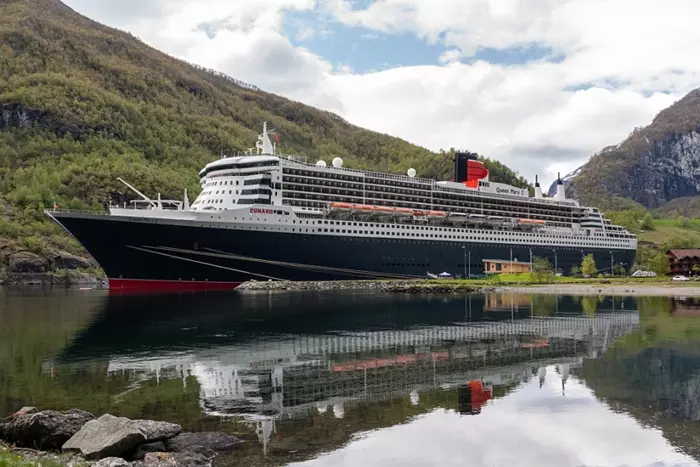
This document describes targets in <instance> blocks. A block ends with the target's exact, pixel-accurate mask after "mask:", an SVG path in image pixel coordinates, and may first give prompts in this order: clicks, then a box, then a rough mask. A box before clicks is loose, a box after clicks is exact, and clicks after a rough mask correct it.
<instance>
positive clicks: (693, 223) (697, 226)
mask: <svg viewBox="0 0 700 467" xmlns="http://www.w3.org/2000/svg"><path fill="white" fill-rule="evenodd" d="M654 227H657V228H658V227H675V228H679V229H684V230H694V231H696V232H700V219H688V220H687V224H686V225H685V226H683V225H681V221H680V220H678V219H654Z"/></svg>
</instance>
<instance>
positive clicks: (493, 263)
mask: <svg viewBox="0 0 700 467" xmlns="http://www.w3.org/2000/svg"><path fill="white" fill-rule="evenodd" d="M530 271H532V263H525V262H522V261H518V260H514V261H508V260H507V259H485V260H484V274H523V273H526V272H530Z"/></svg>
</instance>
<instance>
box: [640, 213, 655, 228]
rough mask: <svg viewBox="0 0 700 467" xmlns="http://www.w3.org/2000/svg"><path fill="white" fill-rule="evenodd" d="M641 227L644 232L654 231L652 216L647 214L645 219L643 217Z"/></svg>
mask: <svg viewBox="0 0 700 467" xmlns="http://www.w3.org/2000/svg"><path fill="white" fill-rule="evenodd" d="M639 227H640V228H641V229H642V230H654V218H653V217H652V215H651V214H649V213H646V214H645V215H644V217H642V222H641V223H640V225H639Z"/></svg>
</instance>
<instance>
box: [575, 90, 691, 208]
mask: <svg viewBox="0 0 700 467" xmlns="http://www.w3.org/2000/svg"><path fill="white" fill-rule="evenodd" d="M567 191H568V192H569V193H570V194H571V195H572V196H574V197H578V198H579V199H581V201H582V202H583V203H584V204H589V205H597V206H600V207H602V208H604V209H608V210H621V209H629V208H634V207H639V206H640V205H641V206H644V207H646V208H657V207H660V206H663V205H664V204H666V203H668V202H669V201H672V200H674V199H676V198H681V197H693V196H698V195H700V89H696V90H694V91H692V92H690V93H689V94H688V95H686V96H685V97H683V98H682V99H681V100H679V101H678V102H676V103H675V104H673V105H672V106H671V107H669V108H667V109H665V110H663V111H662V112H660V113H659V114H658V115H657V116H656V117H655V118H654V120H653V122H652V123H651V124H650V125H649V126H646V127H644V128H636V129H635V130H634V131H633V132H632V134H630V135H629V137H628V138H627V139H626V140H625V141H623V142H622V143H620V144H618V145H617V146H611V147H608V148H605V149H603V150H602V151H601V152H600V153H598V154H596V155H595V156H593V157H592V158H591V160H590V161H589V162H588V163H587V164H585V165H584V166H583V167H581V168H580V169H579V170H577V171H576V173H575V175H573V176H572V177H571V179H570V182H569V183H568V187H567Z"/></svg>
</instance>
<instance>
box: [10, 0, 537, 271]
mask: <svg viewBox="0 0 700 467" xmlns="http://www.w3.org/2000/svg"><path fill="white" fill-rule="evenodd" d="M263 121H267V122H268V126H269V127H270V128H275V129H276V130H277V133H278V135H279V137H280V143H279V144H280V148H279V149H280V151H282V152H284V153H294V154H298V155H301V156H306V157H307V160H309V161H310V162H313V161H316V160H318V159H325V160H326V161H328V162H329V161H330V159H331V158H333V157H335V156H339V157H342V158H343V159H345V162H346V166H349V167H353V168H366V169H369V168H371V169H375V170H382V171H389V172H398V173H405V171H406V170H407V169H408V168H409V167H414V168H415V169H416V170H417V172H418V174H419V176H423V177H437V178H449V176H450V174H451V171H452V164H453V163H452V160H451V157H450V152H451V151H450V152H447V153H441V154H435V153H432V152H430V151H428V150H426V149H424V148H421V147H418V146H415V145H412V144H409V143H407V142H405V141H402V140H400V139H398V138H394V137H390V136H387V135H382V134H379V133H376V132H371V131H367V130H363V129H361V128H359V127H357V126H354V125H351V124H349V123H348V122H346V121H344V120H343V119H341V118H340V117H338V116H337V115H333V114H331V113H328V112H323V111H320V110H317V109H314V108H311V107H308V106H305V105H302V104H299V103H296V102H292V101H290V100H288V99H284V98H282V97H279V96H276V95H273V94H270V93H266V92H263V91H261V90H259V89H257V88H255V87H253V86H250V85H246V84H245V83H241V82H238V81H236V80H234V79H232V78H230V77H227V76H225V75H222V74H220V73H216V72H213V71H211V70H204V69H201V68H198V67H195V66H192V65H190V64H187V63H185V62H183V61H180V60H177V59H174V58H172V57H169V56H167V55H166V54H163V53H161V52H159V51H157V50H155V49H153V48H151V47H149V46H147V45H145V44H143V43H142V42H140V41H138V40H137V39H135V38H134V37H133V36H131V35H129V34H127V33H124V32H120V31H117V30H115V29H112V28H108V27H105V26H103V25H100V24H98V23H96V22H94V21H92V20H90V19H88V18H85V17H83V16H81V15H79V14H77V13H75V12H74V11H73V10H71V9H70V8H68V7H67V6H65V5H64V4H62V3H61V2H60V1H58V0H0V271H1V270H2V267H3V265H5V266H9V268H15V269H16V266H17V264H19V263H17V261H16V258H15V257H14V256H13V255H15V254H16V253H17V252H18V251H20V250H29V251H30V252H33V253H35V254H36V255H38V256H31V255H29V256H27V255H25V256H27V258H29V259H31V261H29V260H27V261H24V262H22V263H21V264H24V266H20V269H22V268H23V269H29V270H31V271H37V272H41V271H45V270H47V269H55V268H57V267H61V266H60V265H61V264H63V263H65V261H63V260H61V261H48V260H47V259H46V258H48V257H51V253H52V252H55V251H57V250H60V251H69V252H72V253H74V254H82V253H84V252H82V250H81V249H80V248H79V247H78V245H76V244H75V242H73V241H72V240H70V239H69V238H68V237H67V236H66V235H64V234H63V232H62V231H61V230H60V229H59V228H57V227H56V226H55V225H53V224H52V223H50V222H47V221H46V219H45V216H44V215H43V214H42V211H43V209H45V208H48V207H51V206H52V205H53V204H54V203H58V204H59V205H60V206H61V207H62V208H73V209H102V208H103V206H104V205H106V204H107V203H108V202H109V201H110V199H115V198H118V195H119V193H120V192H122V191H123V187H122V186H121V185H120V184H119V183H118V182H117V177H123V178H125V179H127V180H129V181H130V182H131V183H133V184H134V185H136V186H138V187H139V188H140V189H141V190H142V191H144V192H145V193H147V194H149V195H152V196H155V194H156V193H161V194H162V195H163V197H178V198H179V197H181V196H182V190H183V189H184V188H188V190H189V192H190V193H191V194H192V195H194V194H196V193H198V192H199V186H198V176H197V174H198V171H199V170H200V169H201V167H202V166H203V165H205V164H206V163H208V162H210V161H212V160H214V159H216V158H217V157H218V156H219V155H220V154H221V153H222V152H225V153H228V154H235V153H236V152H237V151H243V150H246V149H247V148H249V147H251V146H252V145H253V143H254V142H255V140H256V138H257V134H258V133H259V132H260V129H261V126H262V122H263ZM486 163H487V166H488V167H489V168H490V169H491V172H492V175H493V179H494V180H496V181H502V182H505V183H510V184H513V185H518V186H526V181H525V180H524V179H522V178H521V177H518V176H517V175H516V174H515V173H514V172H513V171H512V170H510V169H508V168H507V167H505V166H503V165H502V164H499V163H497V162H494V161H486ZM71 264H73V263H71ZM25 266H26V267H25Z"/></svg>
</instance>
